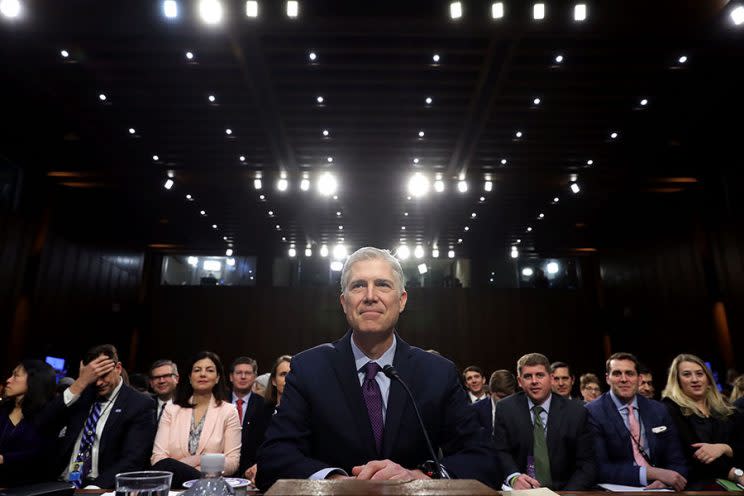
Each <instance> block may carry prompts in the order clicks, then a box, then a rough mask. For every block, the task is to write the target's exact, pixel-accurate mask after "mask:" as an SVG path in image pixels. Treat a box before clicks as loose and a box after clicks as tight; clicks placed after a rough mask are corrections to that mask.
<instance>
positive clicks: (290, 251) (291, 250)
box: [287, 246, 297, 258]
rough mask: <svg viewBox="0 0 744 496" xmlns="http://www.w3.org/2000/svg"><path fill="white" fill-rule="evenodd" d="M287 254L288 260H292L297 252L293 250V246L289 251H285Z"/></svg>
mask: <svg viewBox="0 0 744 496" xmlns="http://www.w3.org/2000/svg"><path fill="white" fill-rule="evenodd" d="M287 254H288V255H289V258H294V257H295V256H296V255H297V250H295V248H294V246H293V247H291V248H290V249H289V250H287Z"/></svg>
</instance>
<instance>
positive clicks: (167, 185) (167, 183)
mask: <svg viewBox="0 0 744 496" xmlns="http://www.w3.org/2000/svg"><path fill="white" fill-rule="evenodd" d="M163 187H164V188H165V189H171V188H172V187H173V179H168V180H166V181H165V184H164V185H163Z"/></svg>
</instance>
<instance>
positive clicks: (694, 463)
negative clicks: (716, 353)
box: [662, 354, 744, 491]
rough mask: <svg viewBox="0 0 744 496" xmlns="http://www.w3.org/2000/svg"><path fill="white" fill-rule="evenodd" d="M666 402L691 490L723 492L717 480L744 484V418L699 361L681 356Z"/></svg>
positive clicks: (671, 373) (674, 365) (674, 367)
mask: <svg viewBox="0 0 744 496" xmlns="http://www.w3.org/2000/svg"><path fill="white" fill-rule="evenodd" d="M662 398H663V402H664V404H665V405H666V406H667V408H668V409H669V413H671V415H672V418H673V419H674V422H675V424H676V426H677V430H678V431H679V435H680V437H681V439H682V449H683V451H684V454H685V458H686V459H687V464H688V465H689V467H690V475H689V477H688V478H687V479H688V486H687V487H688V489H690V490H693V491H694V490H708V489H720V487H719V486H717V485H716V483H715V480H716V479H729V480H732V481H735V482H738V483H740V484H742V483H744V477H736V475H735V474H734V470H735V469H736V468H737V467H741V466H742V462H743V461H744V456H742V455H744V452H743V450H744V422H743V418H742V414H741V413H740V412H737V411H736V409H735V408H733V407H731V406H729V405H728V404H726V400H725V399H724V398H723V396H721V393H719V392H718V389H717V388H716V383H715V380H714V379H713V374H712V373H711V371H710V369H708V367H706V366H705V363H704V362H703V361H702V360H701V359H700V358H698V357H696V356H695V355H688V354H682V355H677V357H676V358H675V359H674V361H673V362H672V366H671V367H670V368H669V377H668V378H667V383H666V387H665V388H664V391H663V392H662Z"/></svg>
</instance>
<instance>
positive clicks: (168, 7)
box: [163, 0, 178, 19]
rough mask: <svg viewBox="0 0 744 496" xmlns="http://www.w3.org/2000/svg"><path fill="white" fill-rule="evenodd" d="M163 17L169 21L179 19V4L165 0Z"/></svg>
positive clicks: (173, 0) (174, 0) (172, 0)
mask: <svg viewBox="0 0 744 496" xmlns="http://www.w3.org/2000/svg"><path fill="white" fill-rule="evenodd" d="M163 15H165V17H167V18H168V19H175V18H176V17H178V3H177V2H176V0H165V1H164V2H163Z"/></svg>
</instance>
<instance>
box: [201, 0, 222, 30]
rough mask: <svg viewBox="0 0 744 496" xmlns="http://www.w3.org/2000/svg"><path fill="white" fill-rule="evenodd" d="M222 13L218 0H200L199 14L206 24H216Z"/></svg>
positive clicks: (220, 19)
mask: <svg viewBox="0 0 744 496" xmlns="http://www.w3.org/2000/svg"><path fill="white" fill-rule="evenodd" d="M223 13H224V12H223V8H222V3H220V2H219V1H218V0H200V2H199V15H200V16H201V18H202V21H204V22H205V23H206V24H211V25H214V24H218V23H219V22H220V21H222V15H223Z"/></svg>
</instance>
